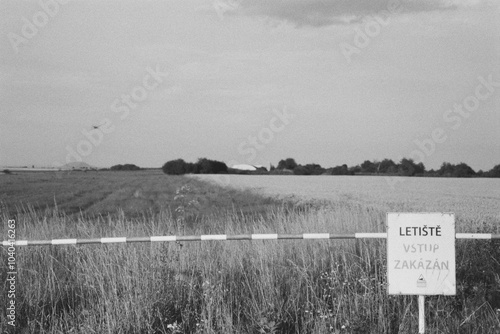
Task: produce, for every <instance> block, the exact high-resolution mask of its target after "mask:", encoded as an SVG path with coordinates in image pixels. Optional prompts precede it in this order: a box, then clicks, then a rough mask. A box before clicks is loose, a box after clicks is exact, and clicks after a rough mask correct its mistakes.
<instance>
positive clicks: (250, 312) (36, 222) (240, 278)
mask: <svg viewBox="0 0 500 334" xmlns="http://www.w3.org/2000/svg"><path fill="white" fill-rule="evenodd" d="M0 189H1V190H0V196H1V197H0V201H1V213H0V215H1V220H2V223H3V224H2V235H3V236H6V230H7V226H6V225H7V224H6V222H7V220H8V219H16V223H17V228H16V234H17V239H45V238H47V239H52V238H69V237H72V238H90V237H104V236H109V237H110V236H149V235H169V234H172V235H174V234H175V235H186V234H217V233H222V234H240V233H271V232H276V233H301V232H329V233H344V232H382V231H384V230H385V226H384V224H385V215H386V212H387V211H388V210H391V211H400V210H401V209H404V210H405V211H408V210H411V209H412V205H413V204H412V203H411V202H408V201H407V200H406V199H405V198H401V199H400V200H398V199H395V198H391V199H390V200H389V199H388V200H386V201H384V199H383V198H379V199H378V201H360V200H359V198H353V197H349V196H339V197H338V198H335V199H330V200H328V199H321V200H317V199H313V198H311V199H309V200H304V199H303V198H301V199H300V200H296V199H290V198H289V199H286V198H285V199H283V198H278V197H274V196H273V197H265V196H261V195H259V194H257V193H255V192H251V191H248V190H246V191H243V190H235V189H233V188H231V187H218V186H216V185H214V184H210V183H206V182H204V181H202V180H198V179H194V178H190V177H174V176H166V175H164V174H162V173H161V172H159V171H144V172H87V173H83V172H74V173H69V174H67V173H66V174H56V173H54V174H49V173H33V174H18V175H2V176H0ZM379 197H380V196H379ZM453 201H456V200H453ZM418 209H419V210H420V209H421V208H420V207H419V208H418ZM493 211H494V210H493ZM457 226H458V227H457V229H462V231H465V230H467V231H469V232H493V233H500V217H498V216H495V215H493V214H491V213H489V212H488V213H485V211H484V209H483V208H482V207H480V206H477V205H475V206H470V207H467V213H466V214H465V213H464V214H462V213H460V214H457ZM3 239H6V237H3ZM385 249H386V244H385V241H384V240H369V241H363V240H356V241H354V240H345V241H338V240H332V241H312V240H311V241H307V240H303V241H302V240H301V241H293V240H283V241H252V242H248V241H243V242H241V241H225V242H218V241H213V242H212V241H211V242H203V243H196V242H192V243H188V242H185V243H155V244H149V243H148V244H110V245H98V246H95V245H89V246H84V245H82V246H77V247H75V246H58V247H52V246H51V247H30V248H27V247H17V249H16V251H17V258H16V261H17V266H18V277H17V279H18V280H17V282H16V288H17V289H16V305H17V322H18V328H17V329H16V332H17V333H415V332H417V328H418V319H417V313H418V312H417V307H418V305H417V298H416V297H411V296H388V295H387V285H386V271H387V268H386V254H385ZM456 252H457V284H458V286H457V296H455V297H443V296H435V297H428V298H427V308H426V320H427V332H428V333H498V332H500V320H499V315H500V313H499V312H497V311H496V310H495V309H496V308H500V305H499V301H498V292H497V291H498V286H499V284H500V277H499V275H500V263H499V259H500V245H499V243H498V242H494V241H460V242H458V241H457V248H456ZM1 254H2V257H1V261H2V263H6V261H7V256H6V251H5V250H2V251H1ZM1 268H2V271H1V272H0V278H1V279H2V281H3V282H5V279H6V272H7V271H6V268H5V267H4V266H3V265H2V267H1ZM6 289H7V285H6V284H4V286H3V290H2V292H1V297H0V300H1V301H2V302H1V303H2V307H3V305H6V302H4V300H6V298H5V296H6V295H7V291H6ZM0 320H1V321H0V323H1V326H0V330H1V331H2V332H4V331H8V330H9V327H8V325H7V319H6V317H5V312H2V314H1V315H0Z"/></svg>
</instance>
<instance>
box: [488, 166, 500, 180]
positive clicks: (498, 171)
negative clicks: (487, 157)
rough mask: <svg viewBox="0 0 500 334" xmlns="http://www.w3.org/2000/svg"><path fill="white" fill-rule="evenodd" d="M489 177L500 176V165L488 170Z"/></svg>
mask: <svg viewBox="0 0 500 334" xmlns="http://www.w3.org/2000/svg"><path fill="white" fill-rule="evenodd" d="M487 175H488V176H489V177H500V165H496V166H495V167H493V168H492V169H490V170H489V171H488V172H487Z"/></svg>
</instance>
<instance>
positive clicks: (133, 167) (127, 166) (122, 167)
mask: <svg viewBox="0 0 500 334" xmlns="http://www.w3.org/2000/svg"><path fill="white" fill-rule="evenodd" d="M110 169H111V170H140V169H141V168H140V167H139V166H136V165H133V164H125V165H114V166H111V168H110Z"/></svg>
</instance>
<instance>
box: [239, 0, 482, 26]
mask: <svg viewBox="0 0 500 334" xmlns="http://www.w3.org/2000/svg"><path fill="white" fill-rule="evenodd" d="M481 2H482V0H273V1H269V0H252V1H245V0H242V1H240V2H238V7H237V10H236V11H235V13H242V14H245V15H250V16H261V17H267V18H271V19H275V20H279V21H286V22H289V23H291V24H293V25H295V26H298V27H302V26H312V27H321V26H327V25H333V24H348V23H351V22H359V21H360V20H361V19H362V18H363V17H364V16H366V15H373V14H376V13H379V12H380V11H383V10H386V11H387V10H388V8H390V7H391V6H395V7H398V8H399V11H398V12H401V13H409V12H426V11H437V10H445V9H456V8H458V7H469V6H473V5H477V4H480V3H481Z"/></svg>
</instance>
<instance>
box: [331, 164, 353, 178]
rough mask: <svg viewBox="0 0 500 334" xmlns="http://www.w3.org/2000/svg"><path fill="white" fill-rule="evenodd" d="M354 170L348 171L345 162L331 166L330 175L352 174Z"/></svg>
mask: <svg viewBox="0 0 500 334" xmlns="http://www.w3.org/2000/svg"><path fill="white" fill-rule="evenodd" d="M353 174H354V171H349V168H348V167H347V165H346V164H344V165H342V166H336V167H333V168H332V175H353Z"/></svg>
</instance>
